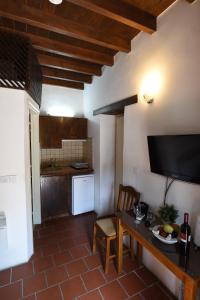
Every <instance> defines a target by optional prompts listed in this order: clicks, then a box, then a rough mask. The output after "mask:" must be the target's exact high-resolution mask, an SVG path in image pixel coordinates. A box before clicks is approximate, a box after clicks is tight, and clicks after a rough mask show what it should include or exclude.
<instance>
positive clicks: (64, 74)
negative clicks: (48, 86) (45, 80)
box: [42, 67, 92, 83]
mask: <svg viewBox="0 0 200 300" xmlns="http://www.w3.org/2000/svg"><path fill="white" fill-rule="evenodd" d="M42 75H43V76H45V77H51V78H57V79H62V80H64V79H65V80H66V79H68V80H72V81H79V82H85V83H92V76H91V75H87V74H82V73H76V72H72V71H67V70H60V69H55V68H48V67H42Z"/></svg>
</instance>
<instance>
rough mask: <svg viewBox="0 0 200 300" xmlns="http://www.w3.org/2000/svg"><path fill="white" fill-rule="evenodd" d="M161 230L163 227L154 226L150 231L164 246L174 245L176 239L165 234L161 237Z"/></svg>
mask: <svg viewBox="0 0 200 300" xmlns="http://www.w3.org/2000/svg"><path fill="white" fill-rule="evenodd" d="M163 228H164V226H163V225H156V226H154V227H153V229H152V233H153V235H154V236H155V237H156V238H157V239H159V240H160V241H161V242H163V243H165V244H175V243H177V242H178V239H177V238H176V237H172V234H171V233H167V232H165V236H163V235H161V233H162V232H164V229H163Z"/></svg>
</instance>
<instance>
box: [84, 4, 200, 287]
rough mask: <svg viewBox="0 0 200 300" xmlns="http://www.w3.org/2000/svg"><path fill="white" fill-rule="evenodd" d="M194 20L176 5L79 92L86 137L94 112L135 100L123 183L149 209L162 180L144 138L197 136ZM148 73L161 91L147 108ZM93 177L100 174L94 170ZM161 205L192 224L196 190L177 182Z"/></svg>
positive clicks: (199, 204)
mask: <svg viewBox="0 0 200 300" xmlns="http://www.w3.org/2000/svg"><path fill="white" fill-rule="evenodd" d="M199 15H200V1H199V0H197V1H195V2H194V3H193V4H189V3H187V1H183V0H180V1H177V2H176V3H175V4H173V5H172V6H171V7H170V8H169V9H168V10H167V11H166V12H165V13H163V14H162V15H161V16H160V17H159V18H158V30H157V32H156V33H154V34H153V35H148V34H146V33H140V34H139V35H138V36H137V37H136V38H135V39H133V41H132V52H130V53H129V54H123V53H119V54H118V55H117V56H116V59H115V65H114V66H113V67H112V68H108V67H106V68H105V69H104V73H103V76H102V77H101V78H95V79H94V81H93V84H92V86H89V85H87V88H86V90H85V92H84V109H85V114H86V117H88V118H89V119H90V120H91V123H90V127H89V132H90V134H91V136H92V135H93V134H94V133H96V132H97V131H98V130H97V128H98V126H99V123H98V122H96V117H95V118H93V117H92V111H93V110H94V109H96V108H99V107H101V106H103V105H106V104H108V103H111V102H114V101H117V100H121V99H123V98H126V97H128V96H131V95H135V94H139V96H140V97H139V98H140V99H139V103H138V104H134V105H131V106H127V107H126V109H125V116H124V170H123V171H124V183H125V184H130V185H133V186H135V187H136V188H137V189H138V190H139V191H140V192H141V193H142V199H143V200H144V201H147V202H148V203H149V204H150V205H151V206H152V207H154V208H157V207H158V206H159V205H160V204H161V202H162V199H163V192H164V180H165V179H164V177H162V176H158V175H155V174H153V173H150V171H149V159H148V149H147V140H146V137H147V135H150V134H151V135H156V134H181V133H200V122H199V120H200V98H199V97H200V96H199V95H200V84H199V78H200V68H199V66H200V55H199V49H200V21H199ZM151 71H157V72H158V73H159V74H160V79H161V82H160V83H161V86H160V90H159V91H157V94H156V95H155V101H154V103H153V104H147V103H145V102H144V101H143V100H142V98H141V88H142V83H143V80H144V78H145V76H146V75H147V74H148V73H149V72H151ZM94 125H95V131H94V129H93V128H94ZM107 130H108V128H107ZM94 143H95V136H94ZM94 146H95V145H94ZM97 151H98V149H97ZM95 155H96V154H95V153H94V159H95ZM98 157H100V155H99V156H98ZM95 164H98V162H95ZM95 164H94V165H95ZM97 173H98V174H100V173H99V170H97ZM100 180H101V178H100ZM104 200H105V199H104ZM99 201H101V199H100V200H99ZM105 201H106V200H105ZM167 201H168V203H174V204H175V206H176V207H177V208H178V209H179V212H180V215H181V216H182V214H183V212H184V211H188V212H189V213H190V216H191V221H192V223H194V219H195V213H197V212H200V186H199V185H194V184H188V183H184V182H178V181H177V182H175V183H174V185H173V186H172V187H171V189H170V191H169V194H168V199H167ZM102 205H104V203H102ZM144 260H145V263H146V264H147V265H148V267H149V268H150V269H152V270H154V271H155V272H156V273H157V274H158V275H159V277H160V278H161V279H162V280H163V281H164V282H165V284H166V285H167V286H168V287H169V288H170V289H171V290H172V291H173V292H175V290H176V281H175V279H174V277H173V276H172V274H171V273H169V272H166V271H165V272H163V269H162V267H161V266H158V263H154V259H153V258H152V257H150V256H149V255H147V254H146V255H145V257H144Z"/></svg>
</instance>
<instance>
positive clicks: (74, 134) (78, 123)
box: [61, 118, 87, 140]
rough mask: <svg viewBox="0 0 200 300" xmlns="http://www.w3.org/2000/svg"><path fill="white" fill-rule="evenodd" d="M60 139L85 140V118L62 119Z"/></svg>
mask: <svg viewBox="0 0 200 300" xmlns="http://www.w3.org/2000/svg"><path fill="white" fill-rule="evenodd" d="M61 136H62V139H66V140H68V139H72V140H73V139H86V138H87V119H85V118H63V122H62V123H61Z"/></svg>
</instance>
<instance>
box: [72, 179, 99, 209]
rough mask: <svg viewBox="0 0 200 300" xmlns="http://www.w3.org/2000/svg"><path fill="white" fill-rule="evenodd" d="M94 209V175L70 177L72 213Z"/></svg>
mask: <svg viewBox="0 0 200 300" xmlns="http://www.w3.org/2000/svg"><path fill="white" fill-rule="evenodd" d="M93 210H94V175H93V174H89V175H79V176H73V177H72V215H78V214H82V213H85V212H89V211H93Z"/></svg>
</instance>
